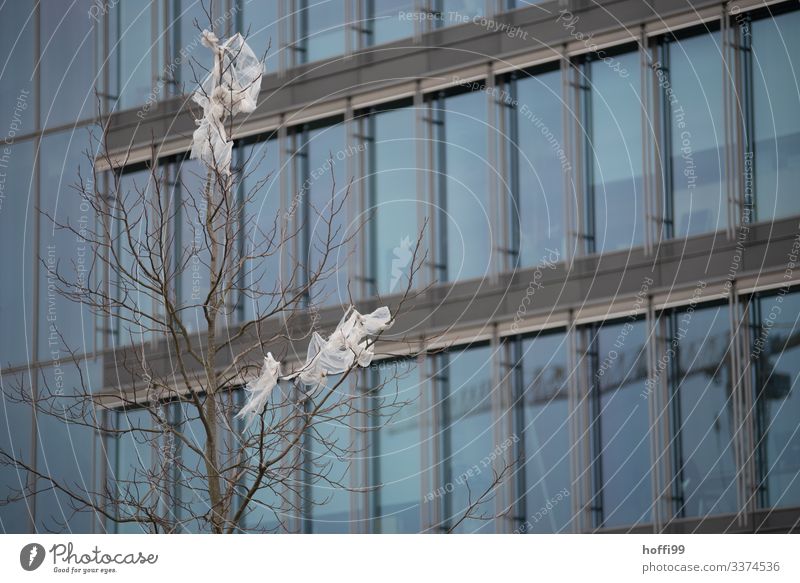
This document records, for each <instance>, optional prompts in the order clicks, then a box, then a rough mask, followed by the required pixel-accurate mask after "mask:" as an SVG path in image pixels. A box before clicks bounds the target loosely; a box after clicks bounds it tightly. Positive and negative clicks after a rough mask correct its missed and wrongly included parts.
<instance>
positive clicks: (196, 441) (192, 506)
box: [171, 403, 211, 533]
mask: <svg viewBox="0 0 800 583" xmlns="http://www.w3.org/2000/svg"><path fill="white" fill-rule="evenodd" d="M171 409H172V411H171V414H172V415H173V418H172V422H173V423H175V425H176V427H177V429H178V431H180V432H181V433H182V434H183V436H184V438H185V439H186V440H187V441H188V442H189V443H190V444H191V445H193V446H194V447H195V448H196V449H199V450H200V451H203V450H204V448H205V446H206V432H205V428H204V427H203V422H202V421H201V420H200V416H199V414H198V411H197V408H196V407H195V406H194V405H191V404H188V403H174V404H173V405H171ZM173 444H174V446H173V447H174V448H175V449H174V455H175V459H174V462H173V465H174V474H173V475H172V476H171V478H173V479H174V482H173V484H174V486H175V492H174V496H175V497H176V507H175V515H174V516H175V520H176V521H177V522H178V525H179V531H180V532H189V533H197V532H207V531H208V529H209V522H208V520H206V519H205V518H204V517H205V516H206V515H208V513H209V512H210V511H211V508H210V506H209V500H210V496H209V493H208V480H207V479H206V476H207V475H208V472H207V470H206V464H205V460H204V458H203V456H201V455H199V454H198V453H197V452H196V451H194V450H193V449H191V448H190V447H189V446H188V444H186V443H184V442H183V441H182V440H180V439H174V440H173Z"/></svg>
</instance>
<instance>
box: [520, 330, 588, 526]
mask: <svg viewBox="0 0 800 583" xmlns="http://www.w3.org/2000/svg"><path fill="white" fill-rule="evenodd" d="M514 350H515V351H516V352H517V354H516V355H515V357H514V360H513V361H514V362H516V363H517V367H516V373H517V374H516V375H515V384H516V387H515V395H514V396H515V402H516V403H517V408H518V411H517V414H516V417H517V419H516V424H517V426H518V429H517V430H518V431H519V432H520V433H521V437H522V439H521V440H520V443H521V448H520V451H518V452H517V455H518V457H519V459H520V465H521V467H522V470H521V471H520V472H518V473H517V474H516V478H517V484H516V491H517V503H518V505H519V510H518V516H519V517H520V518H519V519H518V521H517V524H515V530H516V531H518V532H524V533H548V532H565V531H568V530H569V522H570V520H571V518H572V511H571V508H570V501H569V499H568V497H569V495H570V492H571V491H572V490H573V488H572V477H571V476H570V439H569V415H570V411H569V405H568V400H567V390H568V383H569V378H570V376H571V375H572V371H571V369H570V366H569V364H568V362H567V354H568V350H567V337H566V335H565V334H563V333H559V332H554V333H549V334H539V335H537V336H534V337H531V338H524V339H522V340H520V341H517V343H516V344H515V346H514ZM559 493H562V494H563V493H566V496H562V497H563V498H564V499H562V498H558V495H559Z"/></svg>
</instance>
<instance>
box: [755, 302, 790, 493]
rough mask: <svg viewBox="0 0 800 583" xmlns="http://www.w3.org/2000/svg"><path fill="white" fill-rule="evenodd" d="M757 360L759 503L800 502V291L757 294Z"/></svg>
mask: <svg viewBox="0 0 800 583" xmlns="http://www.w3.org/2000/svg"><path fill="white" fill-rule="evenodd" d="M757 301H758V303H759V314H760V317H759V318H757V321H756V322H755V326H754V338H753V347H752V351H751V356H752V358H753V359H754V361H755V365H756V366H755V367H754V368H755V373H756V379H755V389H756V395H755V396H756V412H757V413H756V428H757V436H758V437H757V444H758V446H759V447H758V451H757V455H756V459H757V462H758V468H759V479H760V480H761V483H760V484H759V486H760V491H761V495H760V497H759V502H760V505H761V506H763V507H767V508H774V507H781V506H798V505H799V504H800V479H798V475H800V429H798V419H800V390H798V387H797V381H798V378H800V364H799V363H800V342H798V336H799V335H800V329H799V327H798V325H799V324H800V322H798V318H799V317H800V293H797V292H795V293H792V294H789V295H786V296H783V295H778V296H774V297H767V298H763V299H760V300H757Z"/></svg>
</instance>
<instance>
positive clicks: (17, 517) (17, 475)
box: [0, 373, 33, 533]
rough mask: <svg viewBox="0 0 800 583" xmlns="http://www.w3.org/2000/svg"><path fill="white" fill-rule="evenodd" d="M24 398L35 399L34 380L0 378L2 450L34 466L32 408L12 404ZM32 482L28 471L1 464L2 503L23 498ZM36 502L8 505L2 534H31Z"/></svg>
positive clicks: (22, 376)
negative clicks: (32, 385) (32, 382)
mask: <svg viewBox="0 0 800 583" xmlns="http://www.w3.org/2000/svg"><path fill="white" fill-rule="evenodd" d="M22 396H24V397H26V398H28V399H30V398H32V395H31V380H30V377H29V376H28V374H27V373H19V374H15V375H3V376H0V451H3V452H5V453H7V454H9V455H13V456H14V457H15V458H16V459H18V460H20V461H22V462H24V463H26V464H31V463H32V462H33V460H32V459H31V451H32V448H31V438H32V432H31V427H32V426H33V414H32V409H31V407H30V406H28V405H25V404H19V403H15V402H13V401H12V399H14V398H16V399H19V398H20V397H22ZM4 461H5V460H4ZM28 480H29V475H28V473H27V472H25V471H24V470H21V469H16V468H14V467H12V466H10V465H7V464H5V463H3V464H0V500H3V501H5V500H6V499H7V498H11V497H18V496H20V494H21V493H22V492H23V491H24V490H25V489H26V486H27V485H28V483H29V482H28ZM32 502H33V499H32V498H23V499H19V500H17V501H15V502H12V503H11V504H9V505H7V506H6V505H4V506H3V507H2V511H0V532H3V533H23V532H29V531H30V521H31V513H32V512H33V504H32Z"/></svg>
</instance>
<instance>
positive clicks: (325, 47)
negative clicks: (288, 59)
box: [295, 0, 347, 63]
mask: <svg viewBox="0 0 800 583" xmlns="http://www.w3.org/2000/svg"><path fill="white" fill-rule="evenodd" d="M295 18H296V19H297V30H298V39H297V42H296V45H295V50H297V51H298V53H299V54H298V61H299V62H300V63H310V62H312V61H319V60H321V59H328V58H330V57H335V56H338V55H342V54H344V51H345V33H346V30H347V26H346V23H345V20H344V18H345V0H300V2H299V3H298V8H297V12H296V13H295Z"/></svg>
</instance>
